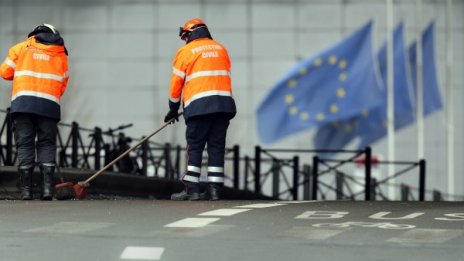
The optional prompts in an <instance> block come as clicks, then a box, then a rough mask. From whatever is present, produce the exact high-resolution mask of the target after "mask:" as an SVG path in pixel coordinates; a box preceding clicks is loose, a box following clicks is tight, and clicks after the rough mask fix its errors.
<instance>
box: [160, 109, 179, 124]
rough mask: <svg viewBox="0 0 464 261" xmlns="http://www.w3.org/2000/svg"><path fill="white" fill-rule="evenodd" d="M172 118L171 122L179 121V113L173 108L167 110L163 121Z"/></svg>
mask: <svg viewBox="0 0 464 261" xmlns="http://www.w3.org/2000/svg"><path fill="white" fill-rule="evenodd" d="M172 119H174V120H173V121H171V123H175V122H176V121H179V113H178V112H177V111H174V110H169V111H168V114H166V116H165V117H164V122H168V121H170V120H172Z"/></svg>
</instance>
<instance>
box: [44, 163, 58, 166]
mask: <svg viewBox="0 0 464 261" xmlns="http://www.w3.org/2000/svg"><path fill="white" fill-rule="evenodd" d="M41 165H43V166H47V167H55V163H41Z"/></svg>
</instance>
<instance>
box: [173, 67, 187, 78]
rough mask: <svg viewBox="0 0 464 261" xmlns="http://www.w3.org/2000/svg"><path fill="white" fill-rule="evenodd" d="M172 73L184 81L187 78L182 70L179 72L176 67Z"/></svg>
mask: <svg viewBox="0 0 464 261" xmlns="http://www.w3.org/2000/svg"><path fill="white" fill-rule="evenodd" d="M172 73H173V74H175V75H177V76H179V77H180V78H182V79H184V78H185V73H184V72H183V71H181V70H178V69H177V68H175V67H172Z"/></svg>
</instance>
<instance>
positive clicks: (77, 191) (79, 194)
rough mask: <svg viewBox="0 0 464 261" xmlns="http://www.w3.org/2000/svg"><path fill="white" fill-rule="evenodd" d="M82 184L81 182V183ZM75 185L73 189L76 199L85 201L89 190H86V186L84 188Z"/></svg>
mask: <svg viewBox="0 0 464 261" xmlns="http://www.w3.org/2000/svg"><path fill="white" fill-rule="evenodd" d="M79 183H80V182H79ZM79 183H77V184H75V185H74V186H73V189H74V193H75V194H76V197H77V198H78V199H84V198H85V197H86V196H87V190H86V189H85V187H84V186H82V185H81V184H79Z"/></svg>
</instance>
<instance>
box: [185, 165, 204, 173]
mask: <svg viewBox="0 0 464 261" xmlns="http://www.w3.org/2000/svg"><path fill="white" fill-rule="evenodd" d="M187 170H188V171H191V172H196V173H201V168H199V167H195V166H187Z"/></svg>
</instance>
